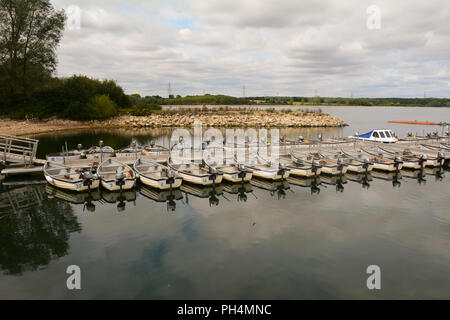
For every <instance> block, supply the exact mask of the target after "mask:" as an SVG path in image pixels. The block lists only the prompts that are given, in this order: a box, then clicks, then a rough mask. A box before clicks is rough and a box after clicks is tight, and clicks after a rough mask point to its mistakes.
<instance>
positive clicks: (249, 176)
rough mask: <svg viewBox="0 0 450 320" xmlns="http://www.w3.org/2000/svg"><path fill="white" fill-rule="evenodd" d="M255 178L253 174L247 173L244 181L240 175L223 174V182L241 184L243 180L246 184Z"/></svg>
mask: <svg viewBox="0 0 450 320" xmlns="http://www.w3.org/2000/svg"><path fill="white" fill-rule="evenodd" d="M252 177H253V172H246V173H245V177H244V179H242V178H241V177H239V173H238V172H236V173H224V174H223V180H226V181H229V182H233V183H236V182H241V181H242V180H244V182H249V181H250V180H252Z"/></svg>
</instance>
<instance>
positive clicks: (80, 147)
mask: <svg viewBox="0 0 450 320" xmlns="http://www.w3.org/2000/svg"><path fill="white" fill-rule="evenodd" d="M77 149H78V151H80V152H81V150H82V149H83V145H82V144H81V143H79V144H78V145H77Z"/></svg>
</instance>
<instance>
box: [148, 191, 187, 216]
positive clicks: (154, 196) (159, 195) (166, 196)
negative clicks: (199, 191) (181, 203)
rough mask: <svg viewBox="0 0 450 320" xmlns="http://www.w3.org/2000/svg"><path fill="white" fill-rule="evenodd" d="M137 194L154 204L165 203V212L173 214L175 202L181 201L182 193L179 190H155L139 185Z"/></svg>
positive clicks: (175, 206)
mask: <svg viewBox="0 0 450 320" xmlns="http://www.w3.org/2000/svg"><path fill="white" fill-rule="evenodd" d="M139 192H140V194H142V195H143V196H144V197H146V198H148V199H151V200H153V201H156V202H164V203H167V211H168V212H174V211H175V210H176V208H177V203H176V200H177V201H178V200H183V193H182V192H181V190H180V189H174V190H157V189H153V188H149V187H146V186H143V185H141V186H140V187H139Z"/></svg>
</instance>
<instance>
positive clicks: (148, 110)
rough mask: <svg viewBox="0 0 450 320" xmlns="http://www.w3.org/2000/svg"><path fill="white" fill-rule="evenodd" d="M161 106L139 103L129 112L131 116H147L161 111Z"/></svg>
mask: <svg viewBox="0 0 450 320" xmlns="http://www.w3.org/2000/svg"><path fill="white" fill-rule="evenodd" d="M161 110H162V107H161V106H159V105H157V104H152V103H145V102H143V103H139V104H138V105H136V107H135V108H134V110H133V111H132V112H131V114H132V115H133V116H140V117H142V116H148V115H150V114H152V113H154V112H156V111H161Z"/></svg>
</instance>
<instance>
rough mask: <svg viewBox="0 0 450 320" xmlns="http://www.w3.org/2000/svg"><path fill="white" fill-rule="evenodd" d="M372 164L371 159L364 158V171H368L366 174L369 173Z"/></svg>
mask: <svg viewBox="0 0 450 320" xmlns="http://www.w3.org/2000/svg"><path fill="white" fill-rule="evenodd" d="M370 162H371V161H370V159H369V158H364V161H363V169H364V170H366V173H367V171H368V170H369V166H370Z"/></svg>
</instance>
